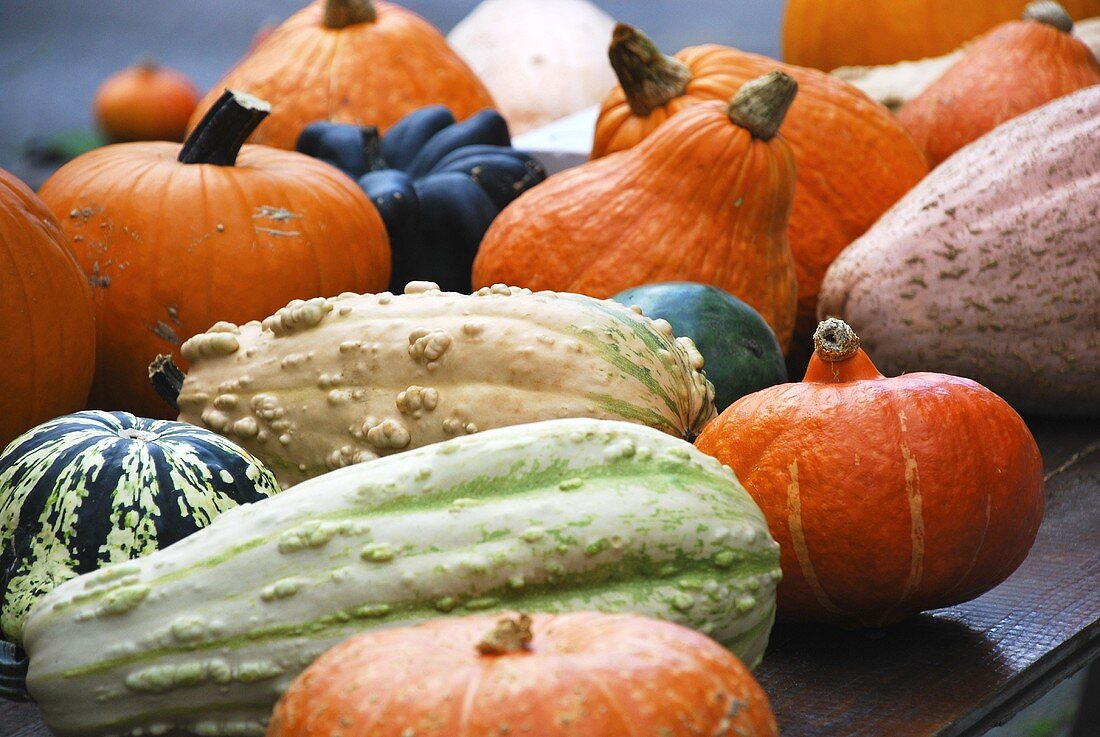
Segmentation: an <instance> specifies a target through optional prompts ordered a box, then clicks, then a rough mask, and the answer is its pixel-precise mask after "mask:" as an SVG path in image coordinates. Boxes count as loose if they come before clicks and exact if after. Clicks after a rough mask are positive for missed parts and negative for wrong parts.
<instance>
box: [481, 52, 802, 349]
mask: <svg viewBox="0 0 1100 737" xmlns="http://www.w3.org/2000/svg"><path fill="white" fill-rule="evenodd" d="M797 87H798V85H797V83H796V82H795V81H794V80H793V79H792V78H791V77H789V76H788V75H786V74H784V73H782V72H773V73H771V74H768V75H765V76H764V77H760V78H758V79H755V80H753V81H751V82H748V83H746V84H745V85H744V86H743V87H742V88H741V89H740V90H739V91H738V93H737V94H736V96H734V98H733V100H732V101H730V103H729V104H723V103H721V102H718V101H716V100H712V101H708V102H703V103H699V104H698V105H695V106H694V107H692V108H690V109H688V110H686V111H684V112H683V113H682V114H680V115H678V116H676V117H675V118H671V119H670V120H668V121H667V122H666V123H665V124H664V125H662V126H661V127H660V128H658V129H657V131H655V132H654V133H653V135H651V136H650V137H649V138H647V139H646V140H645V141H643V142H642V143H640V144H639V145H638V146H636V147H634V148H632V149H630V150H628V151H622V152H619V153H617V154H614V155H612V156H606V157H604V158H602V159H598V160H596V161H591V162H588V163H587V164H583V165H581V166H578V167H575V168H573V169H568V170H566V171H564V172H561V173H559V174H557V175H555V176H552V177H550V178H549V179H547V180H546V181H545V182H544V183H542V184H540V185H539V186H538V187H535V188H534V189H532V190H530V191H528V192H527V193H525V194H524V195H522V196H521V197H520V198H519V199H517V200H516V201H515V202H513V203H512V204H511V205H509V206H508V207H507V208H505V209H504V211H503V212H502V213H501V214H500V216H499V217H497V219H496V220H495V221H494V222H493V225H492V227H490V228H489V231H488V232H487V233H486V234H485V239H484V240H483V241H482V244H481V250H480V251H479V252H478V255H477V258H476V259H475V260H474V270H473V284H474V287H475V288H476V287H478V286H483V285H488V284H494V283H498V282H506V283H514V284H518V285H521V286H524V287H529V288H531V289H534V290H542V289H552V290H557V291H567V292H580V293H582V294H588V295H591V296H593V297H602V298H606V297H610V296H612V295H614V294H617V293H618V292H621V291H623V290H624V289H627V288H629V287H634V286H638V285H640V284H650V283H653V282H661V281H694V282H699V283H701V284H710V285H711V286H715V287H718V288H719V289H724V290H725V291H727V292H729V293H730V294H732V295H734V296H735V297H738V298H739V299H741V300H743V301H744V302H746V303H748V304H749V306H751V307H752V308H753V309H755V310H756V311H757V312H759V313H760V315H761V317H763V318H764V319H765V320H766V321H767V323H768V325H769V326H771V328H772V330H774V331H775V334H776V337H777V338H778V339H779V344H780V345H781V346H786V345H787V342H788V341H789V340H790V338H791V332H792V330H793V328H794V317H795V310H796V308H797V288H798V281H797V278H796V277H795V272H794V262H793V259H792V258H791V252H790V248H789V246H788V244H787V219H788V217H789V215H790V209H791V201H792V198H793V196H794V176H795V172H794V158H793V155H792V153H791V150H790V147H789V146H788V145H787V143H786V141H784V140H783V137H782V136H779V135H776V134H777V131H778V129H779V126H780V124H781V123H782V122H783V117H784V115H786V112H787V109H788V108H789V106H790V104H791V102H792V101H793V100H794V97H795V92H796V90H797Z"/></svg>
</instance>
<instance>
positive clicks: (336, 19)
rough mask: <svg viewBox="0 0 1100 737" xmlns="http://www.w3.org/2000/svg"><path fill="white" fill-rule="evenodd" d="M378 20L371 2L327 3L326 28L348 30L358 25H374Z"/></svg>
mask: <svg viewBox="0 0 1100 737" xmlns="http://www.w3.org/2000/svg"><path fill="white" fill-rule="evenodd" d="M377 18H378V11H377V10H375V9H374V3H373V2H371V0H328V2H326V3H325V19H324V23H325V28H333V29H337V30H339V29H340V28H347V27H348V26H353V25H355V24H356V23H373V22H374V21H375V20H376V19H377Z"/></svg>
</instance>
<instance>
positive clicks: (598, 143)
mask: <svg viewBox="0 0 1100 737" xmlns="http://www.w3.org/2000/svg"><path fill="white" fill-rule="evenodd" d="M608 53H609V56H610V58H611V63H612V66H613V67H614V68H615V70H616V73H617V74H618V76H619V79H620V82H621V86H619V87H617V88H616V89H614V90H612V92H611V93H610V94H609V95H608V96H607V98H606V99H605V100H604V103H603V107H602V108H601V110H600V117H599V120H598V122H597V123H596V135H595V141H594V144H593V150H592V156H593V157H600V156H604V155H606V154H608V153H612V152H614V151H621V150H624V149H627V148H630V147H631V146H634V145H636V144H637V143H639V142H640V141H642V140H643V139H645V138H646V137H647V136H649V135H650V134H651V133H652V132H653V131H654V130H656V129H657V127H658V126H659V125H661V123H663V122H664V121H665V120H667V119H668V118H670V117H671V116H673V115H675V114H676V113H678V112H680V111H681V110H684V109H685V108H688V107H690V106H692V105H695V104H697V103H699V102H700V101H702V100H728V99H729V98H730V96H731V95H733V94H734V93H735V92H736V91H737V89H738V88H739V87H740V86H741V85H742V84H744V83H745V82H747V81H748V80H750V79H752V78H753V77H757V76H759V75H761V74H764V73H766V72H768V71H770V70H772V69H781V70H782V71H784V72H785V73H787V74H789V75H790V76H791V77H793V78H794V79H795V80H796V81H797V82H798V97H797V99H795V101H794V104H793V105H792V106H791V110H790V112H789V113H788V114H787V117H786V119H785V120H784V121H783V126H782V127H781V128H780V129H779V130H780V133H781V134H782V135H783V138H784V139H785V140H786V141H787V143H788V144H790V147H791V150H792V151H793V152H794V159H795V165H796V168H797V171H798V184H797V186H796V187H795V192H794V204H793V207H792V209H791V219H790V225H789V228H788V230H787V234H788V237H789V239H790V247H791V254H792V255H793V256H794V262H795V269H796V271H797V274H798V322H797V326H796V328H795V334H796V336H797V340H796V345H795V346H792V350H793V354H798V355H799V358H800V364H799V365H798V366H797V370H798V371H799V372H801V371H802V370H803V369H804V368H805V365H806V361H807V360H809V354H810V352H811V351H812V346H811V341H810V336H811V335H812V334H813V331H814V328H815V327H816V326H817V319H816V314H815V312H816V309H817V295H818V292H819V291H820V289H821V280H822V279H823V278H824V277H825V271H826V269H828V268H829V264H831V263H832V262H833V260H834V259H835V258H836V257H837V256H838V255H839V254H840V252H841V251H842V250H844V248H845V247H847V246H848V244H849V243H851V242H852V241H854V240H855V239H856V238H858V237H859V236H861V235H863V233H864V232H866V230H867V229H868V228H870V227H871V225H873V224H874V223H875V221H876V220H878V218H879V217H880V216H881V215H882V214H883V213H884V212H886V210H888V209H889V208H890V207H891V206H892V205H893V204H894V203H895V202H897V201H898V200H899V199H900V198H901V197H902V195H904V194H905V193H906V192H907V191H909V189H910V188H912V187H913V186H914V185H915V184H916V183H917V182H919V181H920V180H921V179H922V178H923V177H924V175H925V174H927V173H928V166H927V164H925V161H924V156H923V154H922V153H921V151H920V149H919V148H917V146H916V144H914V143H913V140H912V138H910V136H909V134H908V133H907V132H906V131H905V128H903V127H902V125H901V124H900V123H899V122H898V121H897V119H896V118H895V117H894V116H893V115H891V114H890V113H889V111H887V110H886V109H885V108H883V107H882V106H881V105H878V104H877V103H875V102H873V101H872V100H870V99H869V98H868V97H867V96H866V95H864V94H863V93H862V92H860V91H859V90H857V89H855V88H854V87H852V86H851V85H848V84H846V83H845V82H842V81H840V80H839V79H836V78H835V77H833V76H831V75H828V74H824V73H822V72H819V71H817V70H815V69H803V68H801V67H795V66H788V65H785V64H780V63H779V62H776V61H773V60H772V59H769V58H767V57H766V56H760V55H758V54H750V53H747V52H744V51H739V50H737V49H732V48H727V47H725V46H718V45H713V44H712V45H707V46H696V47H692V48H687V49H684V50H683V51H681V52H680V53H678V54H676V56H675V57H668V56H665V55H664V54H662V53H661V51H660V49H658V48H657V47H656V45H654V44H653V42H652V41H650V40H649V39H648V38H647V37H646V36H645V34H643V33H642V32H641V31H639V30H638V29H636V28H633V27H631V26H628V25H625V24H619V26H617V27H616V29H615V33H614V36H613V39H612V42H611V48H610V49H609V52H608ZM793 354H792V358H793Z"/></svg>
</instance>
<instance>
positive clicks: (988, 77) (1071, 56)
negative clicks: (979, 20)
mask: <svg viewBox="0 0 1100 737" xmlns="http://www.w3.org/2000/svg"><path fill="white" fill-rule="evenodd" d="M1072 31H1073V21H1072V20H1071V19H1070V17H1069V15H1067V14H1066V11H1065V10H1064V9H1063V8H1062V6H1061V5H1059V4H1058V3H1055V2H1046V1H1044V2H1035V3H1031V4H1030V5H1028V6H1027V10H1026V11H1025V12H1024V19H1023V20H1020V21H1012V22H1009V23H1004V24H1002V25H1000V26H997V27H996V28H994V29H993V30H992V31H990V32H989V33H987V34H985V35H984V36H982V37H981V38H979V39H977V40H976V41H974V43H973V44H971V45H970V46H969V47H967V49H966V53H965V54H964V55H963V57H962V58H961V59H960V60H959V61H957V62H956V63H955V65H954V66H952V67H951V68H950V69H948V70H947V71H946V72H944V73H943V75H942V76H941V77H940V78H939V79H937V80H936V81H935V82H933V83H932V84H931V85H929V86H928V88H927V89H925V90H924V92H922V93H921V94H920V95H918V96H917V97H915V98H914V99H912V100H910V101H909V102H907V103H906V104H905V105H904V106H903V107H902V108H901V110H900V111H899V112H898V119H899V120H901V122H902V123H903V124H904V125H905V127H906V128H907V129H909V132H910V133H912V134H913V138H914V139H915V140H916V142H917V144H918V145H919V146H920V147H921V148H922V149H923V150H924V153H925V155H926V156H927V157H928V162H929V163H930V164H931V165H932V166H936V165H938V164H939V163H940V162H941V161H943V160H944V159H946V158H947V157H948V156H950V155H951V154H953V153H955V152H956V151H958V150H959V149H960V148H962V147H963V146H965V145H966V144H968V143H970V142H971V141H974V140H976V139H978V138H980V137H981V136H983V135H985V134H986V133H988V132H989V131H991V130H993V129H994V128H996V127H997V126H998V125H1000V124H1001V123H1004V122H1005V121H1007V120H1010V119H1012V118H1015V117H1016V116H1017V115H1022V114H1023V113H1026V112H1028V111H1029V110H1033V109H1034V108H1037V107H1040V106H1042V105H1045V104H1046V103H1048V102H1050V101H1051V100H1055V99H1057V98H1059V97H1062V96H1064V95H1068V94H1070V93H1071V92H1076V91H1077V90H1079V89H1083V88H1085V87H1091V86H1092V85H1095V84H1100V62H1098V61H1097V60H1096V57H1094V56H1093V55H1092V51H1091V50H1090V49H1089V47H1088V46H1086V45H1085V43H1084V42H1083V41H1081V40H1080V39H1078V38H1075V37H1074V36H1073V34H1072Z"/></svg>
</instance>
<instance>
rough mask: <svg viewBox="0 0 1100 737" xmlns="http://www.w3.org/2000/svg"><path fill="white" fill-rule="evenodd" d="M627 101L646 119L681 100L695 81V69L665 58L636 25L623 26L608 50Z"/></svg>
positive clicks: (616, 31)
mask: <svg viewBox="0 0 1100 737" xmlns="http://www.w3.org/2000/svg"><path fill="white" fill-rule="evenodd" d="M607 56H608V58H609V59H610V60H611V68H612V69H614V70H615V74H616V76H618V78H619V84H621V85H622V87H623V92H624V93H625V94H626V101H627V103H628V104H629V105H630V109H631V110H632V111H633V112H634V114H635V115H641V116H646V115H649V114H650V113H651V112H653V111H654V110H656V109H657V108H659V107H662V106H664V105H667V104H668V103H669V101H671V100H675V99H676V98H677V97H680V96H681V95H683V94H684V92H685V90H687V86H688V83H689V82H690V81H691V70H690V69H688V68H687V65H686V64H684V63H683V62H682V61H680V60H679V59H674V58H672V57H671V56H665V55H664V54H662V53H661V50H660V49H659V48H657V45H656V44H655V43H653V40H652V39H650V38H649V37H648V36H646V35H645V34H644V33H642V32H641V31H639V30H638V29H637V28H635V27H634V26H630V25H627V24H626V23H619V24H617V25H616V26H615V31H614V33H612V35H611V46H610V47H609V48H608V50H607Z"/></svg>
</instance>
